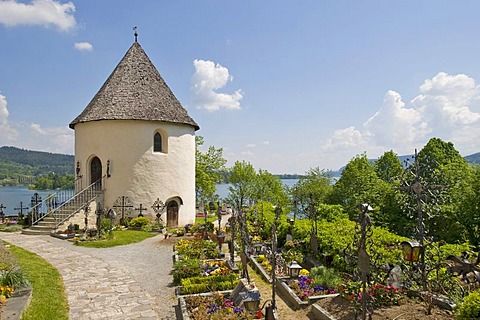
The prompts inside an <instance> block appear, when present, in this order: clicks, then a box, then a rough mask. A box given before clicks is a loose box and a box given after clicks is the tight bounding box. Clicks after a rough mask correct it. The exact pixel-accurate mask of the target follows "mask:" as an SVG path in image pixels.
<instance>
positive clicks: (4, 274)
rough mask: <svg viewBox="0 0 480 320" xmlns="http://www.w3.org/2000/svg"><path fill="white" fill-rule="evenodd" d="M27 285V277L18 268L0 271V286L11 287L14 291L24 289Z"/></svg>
mask: <svg viewBox="0 0 480 320" xmlns="http://www.w3.org/2000/svg"><path fill="white" fill-rule="evenodd" d="M26 284H27V277H26V276H25V274H24V273H23V270H22V269H20V267H15V268H13V269H10V270H3V271H0V286H1V287H5V286H8V287H12V288H14V289H17V288H21V287H24V286H25V285H26Z"/></svg>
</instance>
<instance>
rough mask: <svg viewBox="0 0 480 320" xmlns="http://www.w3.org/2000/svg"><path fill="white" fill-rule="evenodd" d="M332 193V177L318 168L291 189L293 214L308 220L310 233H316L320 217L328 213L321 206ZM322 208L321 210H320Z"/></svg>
mask: <svg viewBox="0 0 480 320" xmlns="http://www.w3.org/2000/svg"><path fill="white" fill-rule="evenodd" d="M331 192H332V175H331V173H330V172H328V171H324V170H321V169H320V168H318V167H316V168H311V169H310V170H309V171H307V172H306V173H305V175H304V176H302V177H301V178H300V180H299V181H298V182H297V183H296V184H295V185H294V186H293V187H292V189H291V190H290V195H291V198H292V202H293V205H294V213H295V214H296V213H297V210H298V213H299V214H300V215H301V216H304V217H306V218H308V219H309V220H310V221H311V223H312V231H313V232H314V233H315V234H316V233H317V222H318V220H319V219H321V218H325V217H326V216H322V215H321V214H325V215H328V214H329V213H330V211H329V210H327V209H326V208H325V207H322V206H321V205H322V204H325V202H326V200H327V198H328V197H329V196H330V194H331ZM320 208H322V210H320Z"/></svg>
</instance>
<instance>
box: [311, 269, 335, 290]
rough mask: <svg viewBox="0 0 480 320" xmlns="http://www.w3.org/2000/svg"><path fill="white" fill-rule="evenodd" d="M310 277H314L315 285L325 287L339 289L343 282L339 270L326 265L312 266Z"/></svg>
mask: <svg viewBox="0 0 480 320" xmlns="http://www.w3.org/2000/svg"><path fill="white" fill-rule="evenodd" d="M309 277H310V278H312V279H313V284H314V285H317V286H321V287H324V288H332V289H337V288H338V287H339V286H340V285H341V284H342V282H343V279H342V277H341V276H340V273H339V272H338V271H337V270H335V269H333V268H327V267H325V266H320V267H314V268H312V269H311V270H310V274H309Z"/></svg>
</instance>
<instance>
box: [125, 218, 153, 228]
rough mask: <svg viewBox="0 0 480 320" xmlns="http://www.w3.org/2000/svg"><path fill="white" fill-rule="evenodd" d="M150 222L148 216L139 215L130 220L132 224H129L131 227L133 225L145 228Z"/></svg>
mask: <svg viewBox="0 0 480 320" xmlns="http://www.w3.org/2000/svg"><path fill="white" fill-rule="evenodd" d="M149 224H150V220H148V218H145V217H137V218H133V219H132V220H131V221H130V224H129V226H130V227H133V228H143V227H145V226H147V225H149Z"/></svg>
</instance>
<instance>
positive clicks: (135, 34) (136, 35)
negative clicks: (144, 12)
mask: <svg viewBox="0 0 480 320" xmlns="http://www.w3.org/2000/svg"><path fill="white" fill-rule="evenodd" d="M133 31H135V33H134V34H133V35H134V36H135V42H137V37H138V33H137V27H133Z"/></svg>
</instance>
